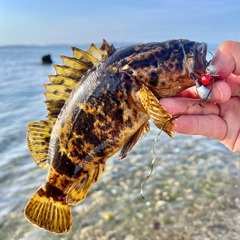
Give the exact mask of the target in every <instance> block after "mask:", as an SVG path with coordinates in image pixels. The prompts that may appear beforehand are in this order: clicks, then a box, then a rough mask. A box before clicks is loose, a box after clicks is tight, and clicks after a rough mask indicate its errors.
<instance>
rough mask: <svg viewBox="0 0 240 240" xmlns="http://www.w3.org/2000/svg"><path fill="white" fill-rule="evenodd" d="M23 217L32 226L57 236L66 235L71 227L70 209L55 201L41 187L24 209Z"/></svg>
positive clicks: (66, 205) (64, 204)
mask: <svg viewBox="0 0 240 240" xmlns="http://www.w3.org/2000/svg"><path fill="white" fill-rule="evenodd" d="M24 213H25V217H26V218H27V219H28V220H29V221H30V222H31V223H33V224H35V225H37V226H38V227H40V228H44V229H45V230H47V231H50V232H55V233H58V234H64V233H68V232H69V231H70V229H71V227H72V214H71V208H70V206H69V205H68V204H67V203H64V202H62V201H56V200H54V199H53V198H52V197H49V196H48V193H47V191H46V188H45V187H41V188H40V189H38V191H37V192H36V193H35V195H34V196H33V197H32V198H31V199H30V201H29V202H28V203H27V205H26V207H25V211H24Z"/></svg>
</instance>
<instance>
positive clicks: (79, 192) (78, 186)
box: [66, 164, 105, 205]
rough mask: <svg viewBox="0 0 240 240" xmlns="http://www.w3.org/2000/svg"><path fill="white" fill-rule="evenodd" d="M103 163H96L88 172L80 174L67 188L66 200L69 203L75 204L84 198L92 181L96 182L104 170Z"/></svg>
mask: <svg viewBox="0 0 240 240" xmlns="http://www.w3.org/2000/svg"><path fill="white" fill-rule="evenodd" d="M104 168H105V164H98V165H97V166H96V167H94V168H91V169H90V170H89V172H88V173H87V174H85V175H82V177H81V178H80V179H78V180H77V181H76V182H75V183H74V184H73V185H72V186H71V187H70V188H69V190H68V194H67V197H66V201H67V203H68V204H69V205H75V204H78V203H79V202H81V201H82V200H84V198H85V197H86V196H87V193H88V191H89V189H90V187H91V186H92V184H93V183H96V182H97V181H98V180H99V178H100V177H101V175H102V172H103V171H104Z"/></svg>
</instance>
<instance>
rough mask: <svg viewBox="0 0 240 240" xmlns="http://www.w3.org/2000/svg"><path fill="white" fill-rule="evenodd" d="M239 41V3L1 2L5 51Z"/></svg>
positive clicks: (0, 22)
mask: <svg viewBox="0 0 240 240" xmlns="http://www.w3.org/2000/svg"><path fill="white" fill-rule="evenodd" d="M103 38H104V39H106V40H107V41H108V42H110V43H114V42H126V43H142V42H156V41H164V40H168V39H176V38H177V39H179V38H186V39H190V40H194V41H204V42H206V43H209V44H220V43H221V42H223V41H225V40H234V41H240V2H239V0H222V1H221V0H212V1H211V0H202V1H194V0H144V1H143V0H119V1H117V0H115V1H114V0H95V1H91V0H84V1H82V0H78V1H77V0H76V1H73V0H39V1H33V0H0V46H2V45H16V44H17V45H18V44H37V45H48V44H88V43H92V42H94V43H99V42H101V40H102V39H103Z"/></svg>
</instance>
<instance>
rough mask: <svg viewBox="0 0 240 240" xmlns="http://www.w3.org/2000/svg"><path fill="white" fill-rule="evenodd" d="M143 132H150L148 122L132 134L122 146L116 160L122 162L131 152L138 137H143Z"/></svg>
mask: <svg viewBox="0 0 240 240" xmlns="http://www.w3.org/2000/svg"><path fill="white" fill-rule="evenodd" d="M144 131H146V132H147V133H149V132H150V125H149V122H148V121H146V122H145V123H144V124H143V125H142V126H141V127H140V128H139V129H138V130H137V131H136V133H135V134H133V135H132V136H131V137H130V139H129V140H128V141H127V142H126V143H125V144H124V146H123V148H122V149H121V151H120V154H119V156H118V160H123V159H124V158H125V157H126V156H127V155H128V154H129V153H130V151H131V150H132V148H133V147H134V145H135V144H136V143H137V141H138V140H139V138H140V137H142V136H143V135H144Z"/></svg>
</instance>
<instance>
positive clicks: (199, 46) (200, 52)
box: [194, 42, 207, 72]
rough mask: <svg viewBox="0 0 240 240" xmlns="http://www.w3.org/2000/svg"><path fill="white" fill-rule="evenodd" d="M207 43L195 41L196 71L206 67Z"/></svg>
mask: <svg viewBox="0 0 240 240" xmlns="http://www.w3.org/2000/svg"><path fill="white" fill-rule="evenodd" d="M206 55H207V44H206V43H204V42H202V43H196V46H195V64H194V65H195V71H196V72H205V69H206V67H207V60H206Z"/></svg>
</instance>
